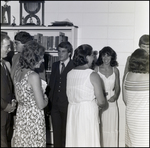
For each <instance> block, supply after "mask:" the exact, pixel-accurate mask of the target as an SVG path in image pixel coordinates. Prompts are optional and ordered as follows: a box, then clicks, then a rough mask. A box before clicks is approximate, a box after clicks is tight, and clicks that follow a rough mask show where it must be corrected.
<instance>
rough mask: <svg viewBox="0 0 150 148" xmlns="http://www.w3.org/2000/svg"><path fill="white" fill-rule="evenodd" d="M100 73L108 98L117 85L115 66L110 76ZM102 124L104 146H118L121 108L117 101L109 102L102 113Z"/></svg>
mask: <svg viewBox="0 0 150 148" xmlns="http://www.w3.org/2000/svg"><path fill="white" fill-rule="evenodd" d="M98 74H99V75H100V77H101V78H102V80H103V82H104V87H105V91H106V92H107V93H108V95H107V96H106V98H107V100H108V99H110V98H111V96H113V95H114V90H113V89H114V85H115V73H114V68H113V74H112V75H110V76H109V77H108V78H107V77H105V75H103V74H102V73H100V72H99V71H98ZM101 122H102V124H101V126H102V146H103V147H118V136H119V132H118V130H119V128H118V124H119V109H118V104H117V101H115V102H108V109H107V110H105V111H104V112H103V113H102V115H101Z"/></svg>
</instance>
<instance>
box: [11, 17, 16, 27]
mask: <svg viewBox="0 0 150 148" xmlns="http://www.w3.org/2000/svg"><path fill="white" fill-rule="evenodd" d="M12 17H13V23H12V26H16V23H15V20H16V18H15V17H14V16H12Z"/></svg>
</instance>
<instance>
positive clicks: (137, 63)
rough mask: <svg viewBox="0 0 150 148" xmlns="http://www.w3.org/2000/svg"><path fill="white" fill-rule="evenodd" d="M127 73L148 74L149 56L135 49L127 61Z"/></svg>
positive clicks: (141, 50)
mask: <svg viewBox="0 0 150 148" xmlns="http://www.w3.org/2000/svg"><path fill="white" fill-rule="evenodd" d="M129 71H130V72H134V73H147V72H149V54H148V53H147V52H146V51H145V50H143V49H141V48H138V49H136V50H135V51H134V52H133V53H132V54H131V57H130V59H129Z"/></svg>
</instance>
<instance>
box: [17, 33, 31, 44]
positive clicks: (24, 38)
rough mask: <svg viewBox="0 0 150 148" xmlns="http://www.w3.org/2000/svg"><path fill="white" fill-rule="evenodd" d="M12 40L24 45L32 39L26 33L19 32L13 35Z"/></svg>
mask: <svg viewBox="0 0 150 148" xmlns="http://www.w3.org/2000/svg"><path fill="white" fill-rule="evenodd" d="M14 39H15V40H17V41H20V42H21V43H22V44H25V43H26V42H28V41H31V40H33V37H32V36H31V35H30V34H29V33H28V32H25V31H20V32H18V33H17V34H16V35H15V37H14Z"/></svg>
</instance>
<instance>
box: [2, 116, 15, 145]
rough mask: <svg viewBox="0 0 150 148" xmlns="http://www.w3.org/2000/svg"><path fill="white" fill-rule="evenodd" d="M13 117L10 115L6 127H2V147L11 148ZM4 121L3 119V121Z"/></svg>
mask: <svg viewBox="0 0 150 148" xmlns="http://www.w3.org/2000/svg"><path fill="white" fill-rule="evenodd" d="M11 119H12V116H11V115H8V116H7V118H6V119H5V120H6V124H5V125H1V147H11V138H12V130H13V127H12V126H13V125H12V120H11ZM1 120H2V119H1Z"/></svg>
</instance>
